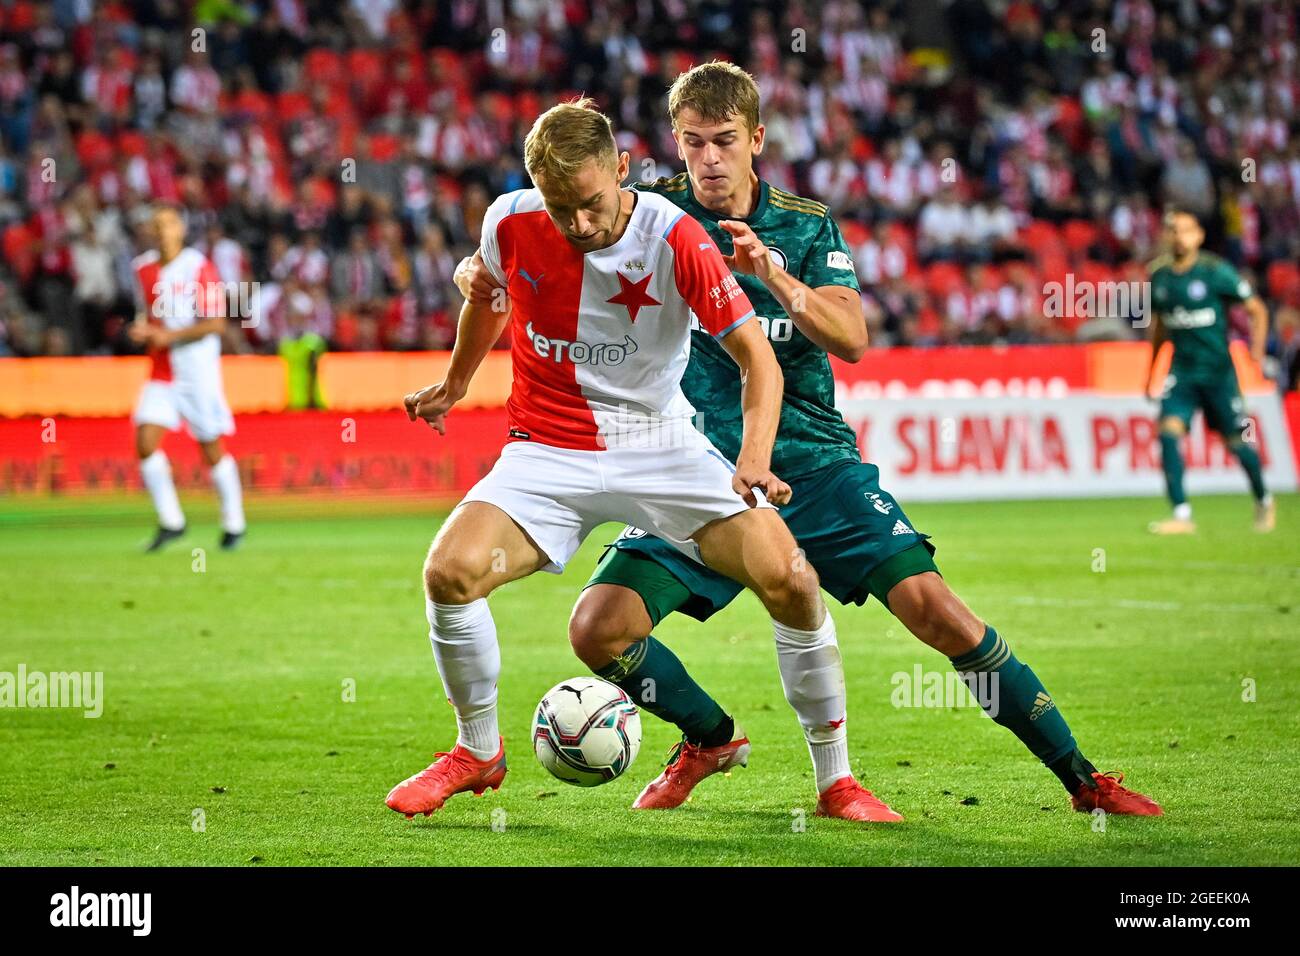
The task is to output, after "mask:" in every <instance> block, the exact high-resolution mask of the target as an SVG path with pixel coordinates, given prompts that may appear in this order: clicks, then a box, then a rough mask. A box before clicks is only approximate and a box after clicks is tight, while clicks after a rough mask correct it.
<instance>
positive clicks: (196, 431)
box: [131, 379, 235, 442]
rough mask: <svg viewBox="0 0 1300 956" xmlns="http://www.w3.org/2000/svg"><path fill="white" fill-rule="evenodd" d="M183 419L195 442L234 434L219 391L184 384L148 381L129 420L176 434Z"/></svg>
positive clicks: (233, 427)
mask: <svg viewBox="0 0 1300 956" xmlns="http://www.w3.org/2000/svg"><path fill="white" fill-rule="evenodd" d="M182 420H184V422H185V424H186V426H188V428H189V432H190V434H191V435H193V436H194V438H195V439H196V440H197V441H202V442H209V441H215V440H216V439H217V438H220V437H221V436H222V435H233V434H234V432H235V419H234V416H233V415H231V414H230V406H229V405H227V404H226V396H225V395H223V394H222V392H221V389H220V388H219V387H218V388H197V387H195V386H193V385H187V384H185V383H183V382H163V381H158V380H157V379H151V380H150V381H148V382H145V383H144V388H142V389H140V398H139V400H138V401H137V402H136V404H135V413H134V414H133V415H132V416H131V421H132V422H134V423H135V424H137V425H161V426H162V427H163V428H166V429H167V430H169V431H176V430H177V429H179V428H180V427H181V421H182Z"/></svg>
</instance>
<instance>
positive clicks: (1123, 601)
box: [979, 595, 1277, 612]
mask: <svg viewBox="0 0 1300 956" xmlns="http://www.w3.org/2000/svg"><path fill="white" fill-rule="evenodd" d="M979 600H980V601H981V602H985V601H987V602H989V603H996V602H997V601H1006V602H1007V603H1009V604H1021V605H1025V606H1027V607H1090V608H1123V609H1124V610H1129V611H1201V610H1205V609H1211V610H1218V611H1271V612H1276V611H1277V605H1276V604H1248V603H1229V602H1226V601H1189V602H1183V601H1138V600H1133V599H1130V598H1117V599H1115V600H1113V601H1092V600H1088V599H1086V598H1043V597H1027V596H1024V595H1021V596H1018V597H997V596H993V595H986V596H980V597H979Z"/></svg>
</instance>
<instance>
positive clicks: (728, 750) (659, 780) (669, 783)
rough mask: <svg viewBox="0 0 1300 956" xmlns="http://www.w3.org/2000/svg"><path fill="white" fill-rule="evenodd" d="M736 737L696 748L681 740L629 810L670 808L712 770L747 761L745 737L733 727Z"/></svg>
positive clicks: (747, 743)
mask: <svg viewBox="0 0 1300 956" xmlns="http://www.w3.org/2000/svg"><path fill="white" fill-rule="evenodd" d="M736 733H737V735H738V736H737V737H736V738H735V739H734V740H732V741H731V742H730V743H725V744H723V745H722V746H721V747H697V746H696V745H695V744H692V743H687V742H686V741H685V740H683V741H681V742H680V743H679V744H677V746H676V747H674V748H673V752H671V753H670V754H669V758H668V766H667V767H665V768H664V772H663V773H661V774H660V775H659V776H657V777H655V778H654V779H653V780H651V781H650V782H649V783H648V784H646V788H645V789H644V790H642V791H641V795H640V796H639V797H637V798H636V802H635V803H633V804H632V809H633V810H671V809H672V808H673V807H680V806H681V805H682V804H683V803H685V802H686V798H687V797H689V796H690V795H691V791H692V790H693V789H695V785H696V784H697V783H699V782H700V781H701V780H703V779H704V778H705V777H708V776H712V775H713V774H715V773H726V772H727V771H729V770H730V769H731V768H732V767H735V766H737V765H739V766H741V767H743V766H745V765H746V764H747V763H748V762H749V738H748V737H746V736H745V734H744V731H742V730H741V729H740V728H739V727H737V728H736Z"/></svg>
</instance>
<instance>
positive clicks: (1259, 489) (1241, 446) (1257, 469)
mask: <svg viewBox="0 0 1300 956" xmlns="http://www.w3.org/2000/svg"><path fill="white" fill-rule="evenodd" d="M1228 448H1230V449H1231V450H1232V453H1233V454H1234V455H1236V456H1237V461H1239V462H1241V467H1242V468H1245V469H1246V477H1247V478H1249V479H1250V492H1251V494H1253V495H1254V496H1255V500H1256V501H1263V500H1264V496H1265V495H1266V494H1268V490H1267V489H1266V488H1265V487H1264V470H1263V467H1262V466H1261V465H1260V463H1259V452H1257V451H1255V449H1254V447H1253V446H1251V445H1248V444H1247V443H1246V442H1244V441H1241V440H1237V441H1232V442H1229V443H1228Z"/></svg>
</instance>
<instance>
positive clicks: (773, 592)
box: [757, 568, 824, 631]
mask: <svg viewBox="0 0 1300 956" xmlns="http://www.w3.org/2000/svg"><path fill="white" fill-rule="evenodd" d="M757 594H758V598H759V600H760V601H762V602H763V606H764V607H765V608H767V612H768V613H769V614H770V615H772V617H773V618H775V619H776V620H778V621H780V622H781V623H782V624H786V625H789V626H790V627H797V628H799V629H801V630H807V631H812V630H816V629H817V628H818V627H819V626H820V625H821V620H822V615H823V613H824V612H823V604H822V599H821V585H820V583H819V582H818V580H817V574H816V572H814V571H813V570H812V569H811V568H807V569H805V570H803V571H792V572H790V573H789V574H787V575H785V576H784V577H781V578H778V579H776V580H774V581H771V582H767V583H763V584H761V585H760V587H759V588H758V590H757Z"/></svg>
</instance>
